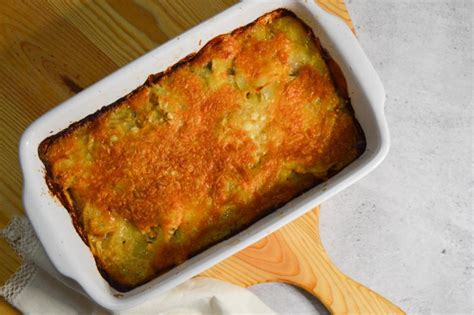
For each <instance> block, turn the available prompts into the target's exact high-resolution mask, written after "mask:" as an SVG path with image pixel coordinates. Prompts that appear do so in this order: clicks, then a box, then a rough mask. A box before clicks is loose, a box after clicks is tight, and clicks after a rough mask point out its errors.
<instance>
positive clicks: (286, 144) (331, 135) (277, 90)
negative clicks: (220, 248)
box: [39, 9, 365, 290]
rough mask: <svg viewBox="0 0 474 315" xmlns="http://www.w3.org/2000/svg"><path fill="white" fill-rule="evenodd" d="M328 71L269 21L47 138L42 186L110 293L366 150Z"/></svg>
mask: <svg viewBox="0 0 474 315" xmlns="http://www.w3.org/2000/svg"><path fill="white" fill-rule="evenodd" d="M334 66H335V63H334V62H333V61H332V60H330V58H329V57H328V56H327V54H325V52H324V51H323V50H322V48H321V47H320V45H319V42H318V41H317V39H316V38H315V37H314V35H313V33H312V31H311V30H310V29H309V28H308V27H307V26H306V25H305V24H304V23H303V22H301V21H300V20H299V19H298V18H297V17H296V16H295V15H294V14H292V13H291V12H289V11H287V10H283V9H280V10H276V11H273V12H270V13H268V14H266V15H264V16H262V17H260V18H259V19H257V20H256V21H255V22H253V23H252V24H249V25H248V26H245V27H243V28H240V29H237V30H235V31H234V32H232V33H230V34H226V35H221V36H219V37H217V38H215V39H213V40H212V41H211V42H209V43H208V44H207V45H206V46H204V47H203V48H202V49H201V50H200V51H199V52H198V53H197V54H195V55H192V56H188V57H187V58H185V59H184V60H183V61H181V62H180V63H178V64H177V65H175V66H173V67H171V68H170V69H168V70H167V71H165V72H164V73H160V74H156V75H153V76H151V77H150V78H149V79H148V81H147V82H146V83H145V84H144V85H143V86H141V87H139V88H138V89H136V90H135V91H134V92H132V93H131V94H129V95H127V96H126V97H124V98H122V99H120V100H118V101H117V102H115V103H114V104H112V105H109V106H107V107H105V108H103V109H102V110H100V111H99V112H97V113H95V114H93V115H91V116H89V117H86V118H85V119H83V120H81V121H79V122H77V123H75V124H73V125H71V126H70V127H69V128H67V129H65V130H64V131H62V132H60V133H59V134H57V135H54V136H52V137H49V138H47V139H46V140H44V141H43V142H42V144H41V145H40V148H39V153H40V157H41V159H42V161H43V162H44V164H45V166H46V170H47V181H48V184H49V187H50V188H51V190H52V191H53V192H54V193H55V194H56V195H57V196H58V197H59V198H60V200H61V201H62V203H63V204H64V205H65V207H66V208H67V209H68V210H69V212H70V213H71V215H72V217H73V221H74V224H75V226H76V229H77V230H78V232H79V233H80V235H81V236H82V238H83V239H84V241H85V242H86V244H87V245H88V246H89V247H90V249H91V251H92V253H93V255H94V257H95V259H96V262H97V264H98V266H99V269H100V270H101V272H102V274H103V275H104V277H105V278H106V279H107V280H108V281H109V282H110V283H111V285H112V286H114V287H115V288H117V289H119V290H128V289H131V288H134V287H136V286H137V285H140V284H142V283H144V282H146V281H149V280H150V279H153V278H154V277H156V276H157V275H159V274H162V273H163V272H165V271H167V270H169V269H170V268H172V267H174V266H176V265H177V264H180V263H182V262H183V261H185V260H186V259H188V258H190V257H192V256H193V255H195V254H197V253H199V252H201V251H202V250H204V249H205V248H208V247H209V246H211V245H212V244H215V243H216V242H218V241H221V240H223V239H225V238H228V237H230V236H231V235H233V234H235V233H236V232H238V231H240V230H242V229H243V228H245V227H246V226H248V225H249V224H251V223H253V222H255V221H256V220H257V219H259V218H261V217H262V216H264V215H266V214H268V213H269V212H271V211H273V210H274V209H276V208H278V207H280V206H281V205H283V204H285V203H286V202H288V201H289V200H291V199H292V198H294V197H296V196H298V195H299V194H301V193H302V192H304V191H306V190H308V189H309V188H311V187H313V186H315V185H316V184H318V183H320V182H321V181H324V180H326V179H327V178H328V177H330V176H331V175H333V174H335V173H337V172H338V171H339V170H341V169H342V168H343V167H345V166H346V165H348V164H349V163H350V162H352V161H353V160H355V159H356V158H357V157H358V156H359V155H360V154H361V153H362V152H363V150H364V148H365V139H364V136H363V133H362V131H361V129H360V127H359V125H358V123H357V121H356V120H355V118H354V115H353V112H352V109H351V106H350V103H349V99H348V98H347V94H346V91H345V87H344V86H343V85H344V83H341V82H344V80H343V78H341V76H340V72H339V71H336V70H334V69H335V68H333V67H334Z"/></svg>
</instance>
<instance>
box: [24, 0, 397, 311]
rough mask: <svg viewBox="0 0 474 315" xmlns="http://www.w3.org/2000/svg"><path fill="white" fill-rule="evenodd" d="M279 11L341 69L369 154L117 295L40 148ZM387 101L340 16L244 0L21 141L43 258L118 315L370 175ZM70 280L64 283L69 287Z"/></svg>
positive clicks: (90, 91)
mask: <svg viewBox="0 0 474 315" xmlns="http://www.w3.org/2000/svg"><path fill="white" fill-rule="evenodd" d="M277 8H287V9H290V10H292V11H293V12H295V13H296V14H297V15H298V16H299V17H300V18H302V19H303V20H304V21H305V22H306V23H307V24H308V25H309V26H310V27H311V28H312V29H313V31H314V33H315V34H316V36H317V37H319V38H320V40H321V42H322V45H323V47H325V48H326V49H327V50H328V51H329V54H330V55H331V56H332V57H333V58H334V59H335V60H336V61H337V63H338V64H339V65H340V67H341V68H342V71H343V72H344V75H345V78H346V80H347V82H348V89H349V93H350V97H351V100H352V105H353V107H354V110H355V115H356V117H357V119H358V120H359V122H360V124H361V126H362V128H363V130H364V132H365V135H366V138H367V149H366V151H365V152H364V154H363V155H362V156H361V157H360V158H359V159H357V160H356V161H355V162H353V163H352V164H351V165H349V166H348V167H347V168H345V169H344V170H343V171H342V172H340V173H339V174H337V175H336V176H334V177H333V178H331V179H330V180H329V181H328V182H326V183H324V184H322V185H319V186H317V187H315V188H313V189H311V190H310V191H308V192H307V193H305V194H303V195H301V196H300V197H298V198H296V199H294V200H293V201H291V202H290V203H288V204H287V205H285V206H284V207H282V208H280V209H278V210H277V211H275V212H274V213H272V214H270V215H268V216H266V217H265V218H263V219H261V220H260V221H258V222H256V223H255V224H253V225H252V226H250V227H249V228H247V229H246V230H245V231H243V232H241V233H239V234H237V235H235V236H234V237H232V238H230V239H228V240H226V241H223V242H221V243H219V244H217V245H215V246H213V247H211V248H209V249H208V250H206V251H204V252H202V253H201V254H199V255H197V256H195V257H193V258H191V259H189V260H188V261H186V262H185V263H183V264H182V265H179V266H178V267H176V268H174V269H172V270H170V271H169V272H167V273H166V274H164V275H162V276H160V277H158V278H156V279H154V280H152V281H151V282H149V283H147V284H144V285H142V286H140V287H138V288H136V289H134V290H132V291H130V292H127V293H123V294H121V293H120V294H119V292H117V291H116V290H114V289H113V288H112V287H110V286H109V285H108V283H107V282H106V281H105V280H104V279H103V278H102V276H101V275H100V274H99V272H98V270H97V268H96V264H95V261H94V259H93V257H92V255H91V253H90V251H89V249H88V247H87V246H86V245H85V244H84V242H83V241H82V240H81V238H80V237H79V236H78V234H77V233H76V230H75V229H74V227H73V225H72V222H71V218H70V217H69V214H68V212H67V211H66V210H65V208H64V207H63V206H62V205H61V203H60V202H59V201H57V200H55V199H54V198H53V197H52V196H51V194H50V193H49V192H48V187H47V185H46V182H45V179H44V168H43V164H42V163H41V161H40V159H39V158H38V145H39V144H40V142H41V141H42V140H43V139H45V138H46V137H48V136H50V135H51V134H52V133H56V132H58V131H60V130H62V129H64V128H66V127H68V126H69V124H71V123H72V122H74V121H77V120H80V119H82V118H84V117H85V116H87V115H88V114H90V113H93V112H95V111H96V110H98V109H99V108H100V107H102V106H103V105H106V104H109V103H112V102H113V101H115V100H116V99H118V98H120V97H122V96H123V95H125V94H127V93H128V92H130V91H132V90H133V89H135V88H136V87H138V86H139V85H141V84H142V83H143V82H144V81H145V79H146V78H147V76H148V75H149V74H152V73H156V72H160V71H162V70H164V69H166V68H167V67H168V66H171V65H173V64H174V63H175V62H177V61H178V60H180V59H181V58H183V57H185V56H186V55H188V54H189V53H192V52H195V51H197V50H199V49H200V47H201V46H202V45H203V44H204V43H206V42H207V41H209V40H210V39H212V38H213V37H215V36H217V35H219V34H222V33H226V32H229V31H232V30H233V29H235V28H238V27H240V26H243V25H245V24H247V23H249V22H251V21H253V20H254V19H256V18H257V17H259V16H261V15H263V14H264V13H267V12H269V11H272V10H274V9H277ZM84 66H87V65H84ZM384 102H385V92H384V88H383V86H382V83H381V82H380V79H379V77H378V76H377V74H376V73H375V71H374V68H373V67H372V65H371V64H370V62H369V60H368V59H367V56H366V55H365V54H364V52H363V51H362V49H361V47H360V46H359V43H358V42H357V40H356V38H355V37H354V35H353V34H352V32H351V31H350V30H349V28H348V27H347V26H346V25H345V24H344V23H343V22H341V21H340V20H339V19H338V18H336V17H334V16H332V15H330V14H328V13H327V12H325V11H323V10H322V9H321V8H319V7H318V6H317V5H316V4H314V3H313V1H310V0H308V1H307V2H306V1H305V2H298V1H270V2H265V1H245V2H241V3H238V4H236V5H234V6H233V7H231V8H229V9H228V10H226V11H224V12H222V13H220V14H218V15H217V16H215V17H213V18H211V19H209V20H208V21H205V22H204V23H202V24H200V25H198V26H196V27H194V28H192V29H191V30H189V31H187V32H185V33H184V34H182V35H180V36H178V37H177V38H175V39H173V40H170V41H169V42H167V43H165V44H163V45H161V46H160V47H158V48H156V49H154V50H152V51H151V52H149V53H147V54H146V55H144V56H143V57H140V58H138V59H137V60H135V61H133V62H131V63H130V64H128V65H127V66H125V67H123V68H121V69H120V70H118V71H116V72H114V73H113V74H111V75H109V76H108V77H106V78H104V79H102V80H101V81H99V82H97V83H95V84H94V85H92V86H90V87H89V88H87V89H86V90H84V91H82V92H81V93H79V94H77V95H76V96H74V97H72V98H71V99H69V100H67V101H66V102H64V103H62V104H61V105H59V106H57V107H56V108H54V109H52V110H51V111H49V112H47V113H46V114H44V115H43V116H42V117H40V118H39V119H38V120H36V121H35V122H34V123H33V124H31V126H29V127H28V129H27V130H26V131H25V132H24V134H23V136H22V138H21V142H20V161H21V167H22V170H23V177H24V190H23V203H24V206H25V210H26V213H27V215H28V217H29V219H30V221H31V223H32V225H33V227H34V229H35V231H36V233H37V235H38V237H39V239H40V241H41V243H42V244H43V246H44V248H45V250H46V253H47V254H48V256H49V258H50V260H51V261H52V263H53V264H54V266H55V267H56V268H57V270H58V271H59V272H60V273H61V274H62V275H64V276H66V277H68V278H70V279H73V280H75V281H76V282H77V283H78V284H79V285H80V286H81V287H82V289H83V290H84V291H85V292H86V293H87V294H88V295H89V296H90V297H91V298H92V299H93V300H95V301H96V302H97V303H99V304H100V305H102V306H104V307H106V308H109V309H115V310H117V309H124V308H128V307H131V306H134V305H137V304H139V303H141V302H144V301H145V300H146V299H148V298H150V297H151V296H153V295H156V294H160V293H162V292H164V291H166V290H168V289H170V288H172V287H175V286H177V285H178V284H180V283H182V282H184V281H185V280H187V279H189V278H191V277H193V276H195V275H197V274H198V273H200V272H202V271H204V270H206V269H208V268H209V267H211V266H213V265H214V264H216V263H218V262H219V261H221V260H223V259H225V258H226V257H228V256H230V255H232V254H234V253H236V252H238V251H239V250H241V249H243V248H245V247H247V246H248V245H250V244H252V243H254V242H256V241H258V240H259V239H261V238H263V237H264V236H266V235H268V234H269V233H271V232H273V231H275V230H277V229H278V228H280V227H281V226H283V225H285V224H287V223H289V222H290V221H292V220H294V219H296V218H297V217H299V216H301V215H302V214H304V213H305V212H307V211H309V210H310V209H312V208H314V207H315V206H317V205H318V204H320V203H321V202H323V201H324V200H326V199H328V198H330V197H332V196H334V195H335V194H336V193H338V192H340V191H341V190H343V189H344V188H346V187H347V186H349V185H351V184H353V183H355V182H356V181H357V180H359V179H361V178H362V177H363V176H365V175H367V174H368V173H369V172H370V171H372V170H373V169H374V168H375V167H376V166H377V165H378V164H379V163H380V162H381V161H382V159H383V158H384V157H385V155H386V154H387V152H388V147H389V135H388V129H387V124H386V121H385V118H384ZM65 279H67V278H65ZM70 279H68V280H67V282H70V283H71V282H72V281H71V280H70Z"/></svg>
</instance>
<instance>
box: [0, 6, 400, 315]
mask: <svg viewBox="0 0 474 315" xmlns="http://www.w3.org/2000/svg"><path fill="white" fill-rule="evenodd" d="M308 1H311V0H308ZM235 2H236V0H160V1H152V0H134V1H116V0H104V1H96V2H83V3H80V2H70V1H54V2H43V1H40V0H32V1H28V2H22V1H14V0H7V1H2V2H0V25H1V26H0V64H1V65H2V67H0V119H1V122H0V126H2V127H1V128H0V140H1V141H0V143H1V146H2V148H1V150H0V228H1V227H3V226H5V225H6V224H7V223H8V221H9V220H10V218H11V217H12V216H14V215H21V214H22V213H23V210H22V206H21V174H20V170H19V164H18V158H17V156H18V152H17V145H18V141H19V137H20V135H21V133H22V132H23V130H24V129H25V128H26V127H27V126H28V124H30V123H31V122H32V121H33V120H34V119H35V118H37V117H38V116H40V115H41V114H42V113H44V112H45V111H46V110H48V109H50V108H52V107H54V106H55V105H57V104H59V103H60V102H62V101H64V100H66V99H67V98H69V97H71V96H72V95H74V94H75V93H77V92H79V91H81V90H82V89H83V88H85V87H87V86H89V85H91V84H92V83H94V82H96V81H97V80H99V79H100V78H102V77H104V76H105V75H107V74H109V73H111V72H112V71H114V70H116V69H118V68H119V67H121V66H123V65H125V64H127V63H128V62H130V61H132V60H133V59H135V58H137V57H139V56H140V55H142V54H144V53H145V52H147V51H149V50H151V49H153V48H154V47H156V46H157V45H159V44H161V43H163V42H164V41H166V40H167V39H169V38H172V37H174V36H177V35H179V34H180V33H182V32H183V31H184V30H186V29H188V28H190V27H192V26H194V25H196V24H198V23H199V22H201V21H203V20H205V19H207V18H209V17H211V16H213V15H215V14H217V13H219V12H220V11H222V10H224V9H225V8H226V7H228V6H230V5H232V4H234V3H235ZM316 2H317V3H318V4H319V5H320V6H321V7H322V8H323V9H325V10H326V11H329V12H331V13H332V14H335V15H337V16H339V17H340V18H342V19H343V20H344V21H345V22H346V24H348V26H349V27H350V28H351V29H353V26H352V22H351V19H350V16H349V13H348V12H347V9H346V7H345V5H344V2H343V0H317V1H316ZM85 65H87V66H85ZM318 211H319V210H318V209H315V210H314V211H312V212H310V213H308V214H306V215H304V216H303V217H301V218H299V219H297V220H295V221H294V222H292V223H290V224H288V225H287V226H285V227H284V228H282V229H280V230H279V231H277V232H275V233H273V234H271V235H270V236H268V237H266V238H264V239H263V240H261V241H259V242H257V243H255V244H253V245H252V246H250V247H248V248H246V249H244V250H243V251H241V252H239V253H237V254H236V255H234V256H233V257H231V258H229V259H227V260H225V261H223V262H221V263H220V264H218V265H216V266H214V267H213V268H211V269H209V270H207V271H206V272H204V273H202V274H201V275H204V276H208V277H213V278H217V279H221V280H225V281H229V282H232V283H234V284H237V285H240V286H244V287H247V286H250V285H253V284H256V283H262V282H270V281H280V282H286V283H290V284H293V285H296V286H299V287H301V288H303V289H305V290H307V291H308V292H310V293H311V294H313V295H314V296H316V297H317V298H318V299H319V300H320V301H321V302H322V303H323V304H324V305H325V306H326V307H327V308H328V309H329V311H331V313H337V314H340V313H358V314H368V313H371V314H375V313H376V314H388V313H403V312H402V311H401V310H400V309H399V308H398V307H397V306H395V305H393V304H392V303H390V302H389V301H388V300H386V299H385V298H383V297H381V296H380V295H378V294H377V293H375V292H373V291H371V290H369V289H367V288H365V287H364V286H363V285H361V284H359V283H357V282H355V281H353V280H352V279H350V278H348V277H347V276H345V275H344V274H342V273H341V272H340V271H339V270H338V269H337V268H336V267H335V266H334V265H333V264H332V263H331V261H330V259H329V258H328V256H327V254H326V252H325V251H324V248H323V246H322V244H321V241H320V239H319V229H318ZM0 252H1V253H2V254H1V255H0V285H1V284H3V283H4V282H5V281H6V280H7V279H8V278H9V277H10V276H11V275H12V274H13V272H14V271H15V270H16V269H17V268H18V266H19V264H20V260H19V258H18V257H16V256H15V254H14V252H13V251H12V249H11V248H9V247H8V245H7V244H6V243H5V242H4V241H3V240H0ZM14 313H17V311H15V310H14V309H13V308H12V307H11V306H9V305H8V304H7V303H5V302H4V301H1V300H0V314H14Z"/></svg>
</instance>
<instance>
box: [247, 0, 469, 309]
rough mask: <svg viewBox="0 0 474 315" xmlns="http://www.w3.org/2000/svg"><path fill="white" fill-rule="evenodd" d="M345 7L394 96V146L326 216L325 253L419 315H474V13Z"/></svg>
mask: <svg viewBox="0 0 474 315" xmlns="http://www.w3.org/2000/svg"><path fill="white" fill-rule="evenodd" d="M346 3H347V5H348V7H349V11H350V13H351V16H352V18H353V20H354V24H355V25H356V31H357V34H358V37H359V40H360V42H361V44H362V46H363V48H364V49H365V51H366V53H367V55H368V56H369V58H370V59H371V61H372V62H373V64H374V66H375V68H376V70H377V71H378V73H379V74H380V76H381V78H382V81H383V82H384V85H385V88H386V91H387V96H388V98H387V103H386V114H387V119H388V122H389V127H390V131H391V140H392V145H391V150H390V153H389V156H388V158H387V159H386V160H385V161H384V162H383V164H382V165H381V166H380V167H379V168H378V169H377V170H376V171H374V172H373V173H371V174H370V175H369V176H367V177H366V178H364V179H363V180H362V181H360V182H359V183H357V184H356V185H354V186H352V187H351V188H349V189H347V190H345V191H344V192H343V193H341V194H339V195H338V196H336V197H334V198H333V199H331V200H330V201H329V202H326V203H324V204H323V207H322V210H321V219H320V220H321V234H322V239H323V243H324V244H325V246H326V248H327V251H328V252H329V254H330V255H331V257H332V259H333V260H334V262H335V263H336V265H338V266H339V267H340V269H341V270H342V271H344V272H345V273H347V274H348V275H351V276H352V277H353V278H354V279H356V280H358V281H360V282H362V283H364V284H365V285H367V286H369V287H370V288H372V289H374V290H375V291H377V292H379V293H381V294H382V295H384V296H385V297H387V298H389V299H390V300H392V301H393V302H395V303H396V304H397V305H399V306H400V307H402V308H403V309H404V310H405V311H407V312H408V313H410V314H473V313H474V302H473V299H474V292H473V186H474V185H473V182H474V180H473V156H472V148H473V145H474V142H473V127H472V124H473V123H472V114H473V30H472V24H473V10H474V7H473V2H472V1H436V0H432V1H394V0H392V1H387V0H386V1H368V0H366V1H356V0H353V1H350V0H349V1H347V0H346ZM251 290H252V291H253V292H255V293H256V294H257V295H258V296H260V297H261V298H262V299H263V300H264V301H265V302H266V303H267V304H268V305H270V306H271V307H273V308H274V309H275V310H276V311H278V312H280V313H282V314H317V313H324V309H323V308H321V307H320V306H318V304H317V303H314V300H312V299H311V298H310V297H308V295H304V294H302V293H301V291H299V290H297V289H294V288H292V287H290V286H287V285H282V284H264V285H258V286H255V287H253V288H251Z"/></svg>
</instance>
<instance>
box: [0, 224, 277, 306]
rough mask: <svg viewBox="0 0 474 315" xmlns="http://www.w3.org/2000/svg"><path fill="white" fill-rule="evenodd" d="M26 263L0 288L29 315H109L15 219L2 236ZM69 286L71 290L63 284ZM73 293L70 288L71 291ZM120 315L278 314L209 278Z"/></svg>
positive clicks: (26, 226) (237, 289)
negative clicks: (58, 266)
mask: <svg viewBox="0 0 474 315" xmlns="http://www.w3.org/2000/svg"><path fill="white" fill-rule="evenodd" d="M0 236H1V237H3V238H4V239H5V240H6V241H7V242H8V243H9V244H10V245H11V246H12V247H13V248H14V249H15V251H16V252H17V253H18V255H20V257H22V258H23V264H22V265H21V267H20V268H19V269H18V270H17V272H16V273H15V274H14V275H13V276H12V277H11V278H10V279H9V280H8V281H7V282H6V283H5V285H4V286H2V287H0V296H3V297H4V298H5V299H6V300H7V301H8V302H9V303H10V304H12V305H13V306H15V307H16V308H18V309H19V310H20V311H22V312H23V313H25V314H111V312H110V311H108V310H106V309H104V308H102V307H100V306H99V305H97V304H96V303H94V302H93V301H92V300H90V299H89V298H88V297H86V295H85V293H83V292H82V294H79V293H78V292H77V291H76V290H79V291H81V289H80V288H79V287H78V286H77V284H75V283H72V282H71V281H70V280H68V279H66V278H64V277H63V276H61V275H60V274H59V273H58V272H57V271H56V270H55V269H54V267H53V265H52V264H51V262H50V261H49V259H48V257H47V256H46V253H45V252H44V250H43V248H42V247H41V245H40V244H39V241H38V239H37V238H36V235H35V233H34V231H33V228H32V227H31V225H30V223H29V222H28V219H27V218H26V217H15V218H13V219H12V221H11V222H10V224H9V225H8V226H7V227H6V228H5V229H3V230H0ZM65 283H67V285H66V284H65ZM71 287H72V288H71ZM116 314H186V315H194V314H196V315H197V314H275V313H274V312H273V311H272V310H271V309H270V308H269V307H268V306H266V305H265V304H264V303H263V302H262V301H260V300H259V299H258V298H257V297H256V296H255V295H254V294H253V293H252V292H250V291H248V290H246V289H243V288H241V287H238V286H235V285H232V284H229V283H226V282H223V281H218V280H214V279H209V278H203V277H198V278H194V279H191V280H188V281H187V282H185V283H183V284H182V285H180V286H178V287H176V288H174V289H172V290H170V291H168V292H167V293H164V294H162V295H160V296H157V297H155V298H152V299H150V300H149V301H147V302H145V303H144V304H142V305H139V306H137V307H135V308H132V309H128V310H126V311H121V312H116Z"/></svg>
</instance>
